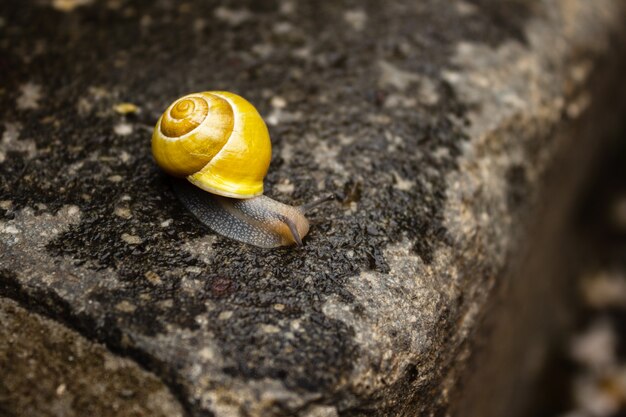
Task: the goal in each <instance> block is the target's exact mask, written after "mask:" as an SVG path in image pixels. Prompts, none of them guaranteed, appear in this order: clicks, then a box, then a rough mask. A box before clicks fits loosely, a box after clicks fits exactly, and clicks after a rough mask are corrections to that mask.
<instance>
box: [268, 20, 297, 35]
mask: <svg viewBox="0 0 626 417" xmlns="http://www.w3.org/2000/svg"><path fill="white" fill-rule="evenodd" d="M293 30H294V27H293V25H292V24H291V23H290V22H276V23H274V26H272V32H274V34H276V35H287V34H289V33H290V32H293Z"/></svg>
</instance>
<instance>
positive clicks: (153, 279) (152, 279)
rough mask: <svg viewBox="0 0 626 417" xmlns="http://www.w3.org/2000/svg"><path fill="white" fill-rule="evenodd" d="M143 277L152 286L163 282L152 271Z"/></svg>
mask: <svg viewBox="0 0 626 417" xmlns="http://www.w3.org/2000/svg"><path fill="white" fill-rule="evenodd" d="M143 276H144V277H145V278H146V279H147V280H148V282H150V283H151V284H153V285H161V284H163V281H162V280H161V277H160V276H159V274H157V273H156V272H154V271H148V272H146V273H145V274H143Z"/></svg>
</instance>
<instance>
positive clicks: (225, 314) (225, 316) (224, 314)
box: [217, 310, 233, 320]
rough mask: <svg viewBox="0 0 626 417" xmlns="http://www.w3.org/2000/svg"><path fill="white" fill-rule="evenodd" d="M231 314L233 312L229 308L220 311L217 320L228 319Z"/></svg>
mask: <svg viewBox="0 0 626 417" xmlns="http://www.w3.org/2000/svg"><path fill="white" fill-rule="evenodd" d="M232 316H233V312H232V311H230V310H226V311H222V312H221V313H220V314H219V315H218V316H217V319H218V320H228V319H229V318H231V317H232Z"/></svg>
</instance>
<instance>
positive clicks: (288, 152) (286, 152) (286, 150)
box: [280, 143, 293, 164]
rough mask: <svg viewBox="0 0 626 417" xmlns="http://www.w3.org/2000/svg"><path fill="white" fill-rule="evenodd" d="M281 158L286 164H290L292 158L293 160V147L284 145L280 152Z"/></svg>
mask: <svg viewBox="0 0 626 417" xmlns="http://www.w3.org/2000/svg"><path fill="white" fill-rule="evenodd" d="M280 157H281V158H283V161H285V163H286V164H288V163H290V162H291V158H293V145H291V144H289V143H284V144H283V146H282V149H281V150H280Z"/></svg>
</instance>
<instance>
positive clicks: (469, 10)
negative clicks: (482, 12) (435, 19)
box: [454, 0, 478, 16]
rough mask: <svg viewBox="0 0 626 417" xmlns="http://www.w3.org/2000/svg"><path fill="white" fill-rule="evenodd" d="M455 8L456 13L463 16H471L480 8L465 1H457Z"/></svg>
mask: <svg viewBox="0 0 626 417" xmlns="http://www.w3.org/2000/svg"><path fill="white" fill-rule="evenodd" d="M454 6H455V8H456V12H457V13H458V14H460V15H461V16H470V15H473V14H475V13H476V12H477V11H478V8H477V7H476V6H475V5H474V4H472V3H468V2H467V1H464V0H459V1H457V2H456V3H455V4H454Z"/></svg>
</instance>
